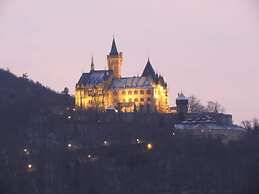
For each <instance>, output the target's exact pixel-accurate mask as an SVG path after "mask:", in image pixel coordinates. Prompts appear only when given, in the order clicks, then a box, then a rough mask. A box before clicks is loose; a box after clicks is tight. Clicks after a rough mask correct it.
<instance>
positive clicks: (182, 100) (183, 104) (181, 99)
mask: <svg viewBox="0 0 259 194" xmlns="http://www.w3.org/2000/svg"><path fill="white" fill-rule="evenodd" d="M188 104H189V100H188V98H187V97H185V96H184V94H183V93H182V92H181V93H178V96H177V98H176V110H177V113H178V114H182V115H185V114H186V113H188Z"/></svg>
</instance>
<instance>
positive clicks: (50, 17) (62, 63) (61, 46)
mask: <svg viewBox="0 0 259 194" xmlns="http://www.w3.org/2000/svg"><path fill="white" fill-rule="evenodd" d="M113 35H114V36H115V38H116V42H117V47H118V50H119V51H121V52H123V56H124V63H123V67H122V74H123V75H124V76H131V75H132V76H133V75H140V74H141V72H142V71H143V69H144V66H145V64H146V62H147V58H148V57H150V60H151V63H152V65H153V67H154V68H155V70H156V71H157V72H158V73H160V74H162V75H163V76H164V78H165V80H166V81H167V82H168V85H169V94H170V102H171V104H172V105H174V104H175V97H176V95H177V93H178V92H179V91H183V92H184V94H185V95H186V96H190V95H195V96H197V97H198V98H200V99H201V100H202V101H203V102H204V103H206V102H207V101H209V100H213V101H218V102H219V103H221V104H222V105H223V106H224V107H225V109H226V112H227V113H230V114H233V119H234V121H235V122H236V123H239V122H240V121H242V120H246V119H252V118H255V117H257V118H259V100H258V99H259V89H258V83H259V76H258V73H259V0H0V68H4V69H6V68H8V69H10V71H11V72H14V73H15V74H17V75H22V74H23V73H27V74H28V75H29V77H30V78H31V79H33V80H35V81H39V82H41V83H43V84H44V85H47V86H49V87H50V88H52V89H54V90H56V91H61V90H62V89H63V88H64V87H66V86H67V87H69V89H70V92H71V93H72V94H73V93H74V88H75V84H76V82H77V81H78V80H79V78H80V75H81V74H82V72H86V71H88V70H89V68H90V61H91V56H92V55H93V56H94V61H95V66H96V68H97V69H105V68H107V62H106V55H107V54H108V53H109V51H110V47H111V42H112V37H113Z"/></svg>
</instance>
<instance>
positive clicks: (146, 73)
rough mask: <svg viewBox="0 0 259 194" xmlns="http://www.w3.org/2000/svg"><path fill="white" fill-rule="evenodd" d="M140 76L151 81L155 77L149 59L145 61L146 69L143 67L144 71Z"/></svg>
mask: <svg viewBox="0 0 259 194" xmlns="http://www.w3.org/2000/svg"><path fill="white" fill-rule="evenodd" d="M142 76H144V77H151V78H153V79H155V77H156V73H155V70H154V69H153V67H152V65H151V63H150V60H149V59H148V61H147V64H146V67H145V69H144V71H143V73H142Z"/></svg>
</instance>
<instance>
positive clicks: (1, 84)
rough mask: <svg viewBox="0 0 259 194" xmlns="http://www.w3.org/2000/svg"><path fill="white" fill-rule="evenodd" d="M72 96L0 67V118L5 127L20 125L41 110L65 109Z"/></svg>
mask: <svg viewBox="0 0 259 194" xmlns="http://www.w3.org/2000/svg"><path fill="white" fill-rule="evenodd" d="M71 103H72V98H71V97H69V96H64V95H61V94H58V93H56V92H54V91H53V90H51V89H49V88H47V87H45V86H43V85H41V84H40V83H39V82H34V81H32V80H29V79H28V78H26V77H25V78H24V77H17V76H15V75H14V74H12V73H10V72H9V71H5V70H2V69H0V118H1V125H2V127H5V128H11V127H20V125H23V126H24V125H25V124H26V123H27V122H29V121H30V119H31V117H36V116H37V115H38V114H39V113H40V112H41V111H51V110H52V111H53V110H63V109H64V108H65V106H67V105H69V104H71Z"/></svg>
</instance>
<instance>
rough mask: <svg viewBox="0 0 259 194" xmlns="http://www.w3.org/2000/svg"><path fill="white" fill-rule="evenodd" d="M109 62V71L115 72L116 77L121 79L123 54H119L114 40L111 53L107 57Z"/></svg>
mask: <svg viewBox="0 0 259 194" xmlns="http://www.w3.org/2000/svg"><path fill="white" fill-rule="evenodd" d="M107 61H108V69H109V70H112V71H113V74H114V77H116V78H121V65H122V53H121V52H120V53H118V50H117V47H116V43H115V40H114V38H113V41H112V48H111V52H110V54H109V55H107Z"/></svg>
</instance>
